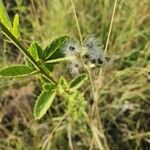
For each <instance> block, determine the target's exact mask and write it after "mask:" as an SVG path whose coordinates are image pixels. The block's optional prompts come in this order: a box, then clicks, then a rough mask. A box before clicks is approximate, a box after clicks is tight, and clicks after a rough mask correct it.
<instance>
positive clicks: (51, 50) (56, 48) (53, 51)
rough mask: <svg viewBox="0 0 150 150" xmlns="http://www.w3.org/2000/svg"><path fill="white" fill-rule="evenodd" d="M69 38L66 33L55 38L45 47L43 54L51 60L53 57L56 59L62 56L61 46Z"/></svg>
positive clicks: (46, 58) (45, 58)
mask: <svg viewBox="0 0 150 150" xmlns="http://www.w3.org/2000/svg"><path fill="white" fill-rule="evenodd" d="M67 40H68V36H66V35H65V36H61V37H59V38H57V39H55V40H54V41H53V42H52V43H50V44H48V45H47V46H46V47H45V49H44V54H43V57H44V60H50V59H53V58H55V59H56V58H59V57H62V52H61V51H60V48H61V47H62V46H63V44H64V43H65V42H66V41H67ZM53 55H55V56H53ZM52 56H53V57H52Z"/></svg>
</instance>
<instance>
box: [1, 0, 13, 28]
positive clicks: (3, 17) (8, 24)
mask: <svg viewBox="0 0 150 150" xmlns="http://www.w3.org/2000/svg"><path fill="white" fill-rule="evenodd" d="M0 21H1V22H2V23H3V24H4V25H5V26H6V27H7V28H8V29H9V30H12V25H11V22H10V19H9V16H8V14H7V11H6V8H5V6H4V3H3V1H2V0H0Z"/></svg>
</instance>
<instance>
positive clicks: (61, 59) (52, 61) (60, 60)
mask: <svg viewBox="0 0 150 150" xmlns="http://www.w3.org/2000/svg"><path fill="white" fill-rule="evenodd" d="M68 60H71V58H69V57H68V58H57V59H52V60H48V61H46V62H44V63H45V64H49V63H57V62H62V61H68Z"/></svg>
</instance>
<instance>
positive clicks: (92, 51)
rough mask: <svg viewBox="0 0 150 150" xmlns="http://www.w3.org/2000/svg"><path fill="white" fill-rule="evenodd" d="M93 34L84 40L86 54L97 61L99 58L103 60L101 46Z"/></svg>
mask: <svg viewBox="0 0 150 150" xmlns="http://www.w3.org/2000/svg"><path fill="white" fill-rule="evenodd" d="M99 43H100V42H99V41H98V39H96V38H95V37H94V36H89V37H87V38H86V39H85V41H84V47H85V48H86V49H87V55H88V56H89V58H90V60H95V62H97V61H98V59H99V58H100V59H101V60H103V46H102V44H99Z"/></svg>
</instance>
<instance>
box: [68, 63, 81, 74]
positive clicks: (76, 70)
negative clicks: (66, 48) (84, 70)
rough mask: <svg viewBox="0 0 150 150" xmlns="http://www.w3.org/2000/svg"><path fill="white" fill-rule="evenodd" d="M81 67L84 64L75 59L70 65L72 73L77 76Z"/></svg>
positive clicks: (69, 68)
mask: <svg viewBox="0 0 150 150" xmlns="http://www.w3.org/2000/svg"><path fill="white" fill-rule="evenodd" d="M81 67H82V66H81V65H80V64H79V63H78V62H76V61H75V62H72V63H70V64H69V65H68V70H69V72H70V74H71V75H73V76H76V75H77V74H79V71H80V69H81Z"/></svg>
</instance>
